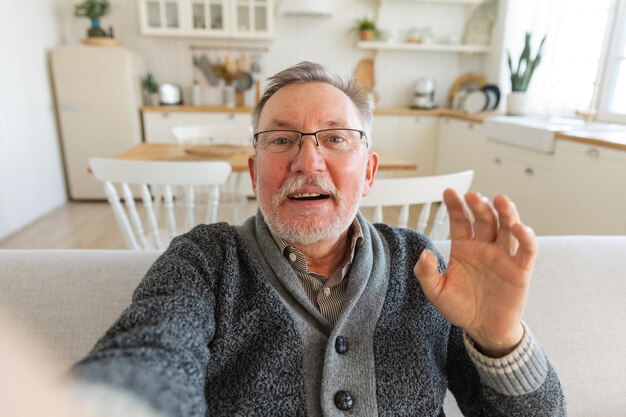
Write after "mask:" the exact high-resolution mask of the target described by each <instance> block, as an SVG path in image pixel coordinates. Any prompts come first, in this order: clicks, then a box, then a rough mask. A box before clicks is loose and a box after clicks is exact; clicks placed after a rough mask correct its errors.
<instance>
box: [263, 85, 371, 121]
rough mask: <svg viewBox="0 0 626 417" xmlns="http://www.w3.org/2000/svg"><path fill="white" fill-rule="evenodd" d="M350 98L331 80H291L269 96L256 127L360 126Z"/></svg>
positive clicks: (357, 114) (356, 111)
mask: <svg viewBox="0 0 626 417" xmlns="http://www.w3.org/2000/svg"><path fill="white" fill-rule="evenodd" d="M362 125H363V123H362V121H361V119H360V117H359V113H358V110H357V108H356V106H355V105H354V103H353V102H352V100H350V98H349V97H348V96H347V95H346V94H345V93H344V92H343V91H341V90H339V89H338V88H336V87H333V86H332V85H330V84H326V83H319V82H311V83H300V84H291V85H288V86H286V87H283V88H281V89H280V90H278V91H277V92H276V93H274V95H273V96H272V97H270V98H269V100H268V101H267V103H265V106H264V108H263V110H262V112H261V114H260V117H259V130H266V129H294V130H299V129H303V128H304V127H311V126H317V127H318V128H331V127H349V128H354V129H360V128H362Z"/></svg>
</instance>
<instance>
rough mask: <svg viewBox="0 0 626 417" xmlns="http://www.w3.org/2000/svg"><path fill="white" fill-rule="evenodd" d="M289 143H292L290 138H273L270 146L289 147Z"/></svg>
mask: <svg viewBox="0 0 626 417" xmlns="http://www.w3.org/2000/svg"><path fill="white" fill-rule="evenodd" d="M289 143H291V141H290V140H289V138H286V137H276V138H272V140H271V141H270V145H272V146H275V145H288V144H289Z"/></svg>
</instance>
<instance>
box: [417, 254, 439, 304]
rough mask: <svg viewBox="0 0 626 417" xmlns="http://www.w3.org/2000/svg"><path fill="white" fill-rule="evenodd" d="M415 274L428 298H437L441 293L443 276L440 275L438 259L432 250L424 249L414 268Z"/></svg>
mask: <svg viewBox="0 0 626 417" xmlns="http://www.w3.org/2000/svg"><path fill="white" fill-rule="evenodd" d="M413 273H414V274H415V277H416V278H417V281H418V282H419V283H420V285H421V286H422V289H423V290H424V293H425V294H426V296H427V297H428V298H429V299H432V298H433V297H436V295H437V294H438V293H439V291H440V290H439V286H440V283H441V279H440V278H441V275H440V274H439V267H438V262H437V257H436V256H435V254H434V253H433V252H432V251H431V250H428V249H424V250H423V251H422V254H421V255H420V257H419V259H418V260H417V263H416V264H415V267H414V268H413Z"/></svg>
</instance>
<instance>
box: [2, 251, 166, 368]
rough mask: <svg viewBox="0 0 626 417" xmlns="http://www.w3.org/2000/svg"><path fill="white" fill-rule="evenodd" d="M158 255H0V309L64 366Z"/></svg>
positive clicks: (89, 343)
mask: <svg viewBox="0 0 626 417" xmlns="http://www.w3.org/2000/svg"><path fill="white" fill-rule="evenodd" d="M160 253H161V252H159V251H130V250H0V307H3V310H6V309H7V308H8V312H9V313H13V314H11V315H14V316H15V320H17V321H18V324H23V325H24V326H26V327H29V328H32V329H33V330H34V332H35V334H36V335H37V336H41V337H42V338H43V342H44V348H45V349H46V350H48V352H47V353H49V354H50V356H51V357H53V358H58V360H59V361H60V362H61V364H62V365H66V366H69V365H70V364H72V363H74V362H76V361H77V360H79V359H80V358H82V357H83V356H85V355H86V354H87V352H89V350H90V349H91V348H92V347H93V346H94V344H95V343H96V341H97V340H98V339H99V338H100V337H101V336H102V335H103V334H104V332H105V331H106V330H107V329H108V328H109V327H110V326H111V325H112V324H113V322H114V321H115V320H116V319H117V318H118V317H119V315H120V313H121V312H122V310H123V309H124V308H125V307H126V306H128V304H130V301H131V296H132V292H133V290H134V289H135V287H136V286H137V284H139V281H140V280H141V278H142V277H143V276H144V274H145V273H146V271H147V270H148V268H149V267H150V265H151V264H152V263H153V262H154V261H155V259H156V258H157V256H158V255H159V254H160Z"/></svg>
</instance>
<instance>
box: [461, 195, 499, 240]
mask: <svg viewBox="0 0 626 417" xmlns="http://www.w3.org/2000/svg"><path fill="white" fill-rule="evenodd" d="M465 202H466V203H467V206H468V207H469V209H470V210H472V214H473V215H474V237H475V238H476V239H478V240H483V241H486V242H493V241H494V240H496V237H497V234H498V216H497V213H496V211H495V209H494V207H493V206H491V205H490V204H489V200H488V199H487V198H485V197H482V196H481V195H480V194H478V193H467V194H466V195H465Z"/></svg>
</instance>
